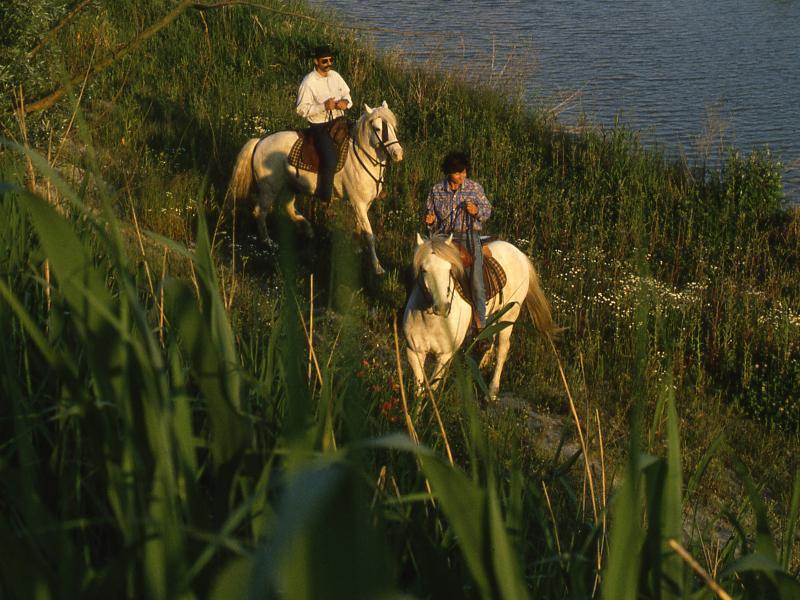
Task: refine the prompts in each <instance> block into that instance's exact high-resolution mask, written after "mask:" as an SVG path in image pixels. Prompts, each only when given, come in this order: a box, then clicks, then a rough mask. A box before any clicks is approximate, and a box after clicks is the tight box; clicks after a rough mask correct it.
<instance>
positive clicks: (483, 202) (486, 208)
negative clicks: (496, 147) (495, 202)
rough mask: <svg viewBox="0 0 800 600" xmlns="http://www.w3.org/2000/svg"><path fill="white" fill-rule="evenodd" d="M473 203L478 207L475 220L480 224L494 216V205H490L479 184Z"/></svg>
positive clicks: (477, 184)
mask: <svg viewBox="0 0 800 600" xmlns="http://www.w3.org/2000/svg"><path fill="white" fill-rule="evenodd" d="M473 201H474V203H475V205H476V206H477V207H478V214H477V215H475V218H476V219H477V220H478V222H479V223H483V222H484V221H486V220H487V219H488V218H489V217H490V216H491V215H492V205H491V204H490V203H489V199H488V198H487V197H486V193H485V192H484V191H483V187H482V186H481V184H479V183H476V184H475V193H474V197H473Z"/></svg>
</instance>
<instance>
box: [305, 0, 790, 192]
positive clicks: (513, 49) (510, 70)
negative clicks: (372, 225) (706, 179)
mask: <svg viewBox="0 0 800 600" xmlns="http://www.w3.org/2000/svg"><path fill="white" fill-rule="evenodd" d="M313 3H314V4H316V5H327V6H332V7H334V8H335V9H337V10H338V11H340V12H341V13H342V14H343V15H344V16H346V17H347V21H348V22H349V23H351V24H353V23H354V24H356V25H358V26H365V27H366V28H367V30H360V33H362V34H364V35H369V34H368V33H367V31H369V30H370V29H372V35H374V41H375V43H376V44H377V46H378V47H380V48H382V49H384V50H389V51H394V52H403V53H405V54H407V55H409V56H410V57H411V58H412V59H414V60H423V61H432V62H434V63H436V64H438V65H439V66H446V67H448V68H454V69H459V70H460V69H471V70H473V71H474V72H479V73H482V74H483V76H484V77H489V78H492V79H494V80H503V81H505V82H506V83H508V81H509V80H513V81H515V82H517V83H518V84H519V85H520V86H521V88H522V89H523V90H524V93H525V97H526V99H527V100H529V101H530V102H531V103H533V104H537V105H540V106H545V107H551V108H555V107H558V108H557V111H558V112H559V118H560V119H561V120H562V121H563V122H566V123H576V122H578V120H579V119H580V118H581V116H582V115H585V116H586V117H587V118H588V120H589V121H590V122H594V123H601V124H603V125H613V123H614V121H615V119H616V118H619V119H621V121H622V122H623V123H624V124H626V125H628V126H631V127H633V128H635V129H638V130H641V131H642V138H643V139H644V140H645V141H646V142H648V143H658V144H661V145H663V146H664V148H665V150H666V151H667V152H668V153H669V154H676V153H678V152H684V153H686V154H687V155H688V156H689V157H690V159H696V158H697V157H703V156H711V157H713V156H714V155H715V153H716V152H717V150H718V148H719V146H720V140H721V141H722V142H723V143H725V144H733V145H735V146H736V147H737V148H739V149H741V150H743V151H746V152H749V151H750V150H751V149H752V148H756V147H763V146H765V145H766V146H768V147H769V148H770V150H771V151H772V152H773V154H774V155H776V156H777V157H778V158H779V159H780V160H781V161H782V162H783V164H784V166H785V168H786V169H787V171H786V173H785V175H784V180H785V182H786V184H787V185H786V187H787V192H788V193H789V195H790V197H791V198H790V199H791V201H792V202H793V203H797V202H800V1H777V0H774V1H768V0H739V1H736V0H670V1H667V2H663V1H658V2H656V1H654V0H630V1H622V0H616V1H613V2H608V1H606V2H603V1H599V0H560V1H556V0H548V1H536V0H527V1H526V0H512V1H508V2H489V1H480V0H460V1H443V0H434V1H427V0H404V1H403V2H362V1H355V0H328V1H323V0H315V1H314V2H313ZM379 29H391V30H393V31H381V30H379ZM559 105H560V106H559Z"/></svg>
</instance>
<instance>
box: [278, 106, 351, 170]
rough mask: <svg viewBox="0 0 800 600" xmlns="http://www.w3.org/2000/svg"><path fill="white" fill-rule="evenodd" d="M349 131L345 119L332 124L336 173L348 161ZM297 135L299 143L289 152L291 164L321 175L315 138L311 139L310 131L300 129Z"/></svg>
mask: <svg viewBox="0 0 800 600" xmlns="http://www.w3.org/2000/svg"><path fill="white" fill-rule="evenodd" d="M348 130H349V126H348V123H347V121H346V120H345V119H344V117H339V119H336V120H334V121H332V122H331V126H330V130H329V131H330V135H331V137H332V138H333V141H334V142H336V150H337V160H336V168H335V169H334V173H338V172H339V171H341V170H342V167H344V163H345V162H346V161H347V153H348V151H349V149H350V143H349V142H350V132H349V131H348ZM297 134H298V138H297V141H296V142H295V143H294V144H293V145H292V149H291V150H290V151H289V157H288V159H289V164H290V165H291V166H293V167H294V168H296V169H303V170H304V171H311V172H312V173H319V154H317V147H316V145H315V144H314V138H312V137H311V132H310V130H308V129H300V130H298V131H297Z"/></svg>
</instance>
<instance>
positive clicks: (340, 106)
mask: <svg viewBox="0 0 800 600" xmlns="http://www.w3.org/2000/svg"><path fill="white" fill-rule="evenodd" d="M336 108H338V109H339V110H347V100H337V101H336Z"/></svg>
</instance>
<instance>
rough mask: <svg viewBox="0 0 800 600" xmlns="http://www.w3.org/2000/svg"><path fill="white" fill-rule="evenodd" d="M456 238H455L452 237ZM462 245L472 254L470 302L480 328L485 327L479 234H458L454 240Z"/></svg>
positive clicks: (481, 255)
mask: <svg viewBox="0 0 800 600" xmlns="http://www.w3.org/2000/svg"><path fill="white" fill-rule="evenodd" d="M453 237H456V236H453ZM456 239H457V240H458V241H459V242H461V243H462V244H464V246H466V247H467V249H468V250H469V251H470V252H471V253H472V260H473V263H472V267H471V269H472V271H471V272H470V283H471V284H472V302H473V303H474V304H475V312H476V313H477V315H478V320H479V321H480V324H481V325H480V327H481V329H483V328H484V327H486V290H485V289H484V287H483V252H481V232H480V231H471V232H470V233H465V234H459V235H458V237H457V238H456Z"/></svg>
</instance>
